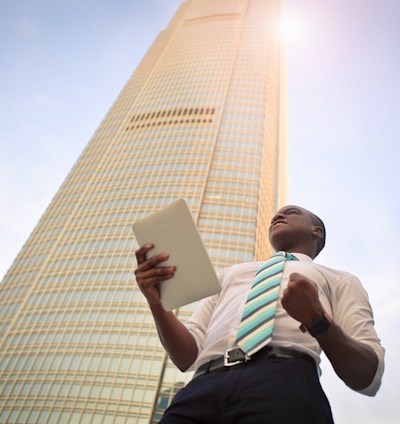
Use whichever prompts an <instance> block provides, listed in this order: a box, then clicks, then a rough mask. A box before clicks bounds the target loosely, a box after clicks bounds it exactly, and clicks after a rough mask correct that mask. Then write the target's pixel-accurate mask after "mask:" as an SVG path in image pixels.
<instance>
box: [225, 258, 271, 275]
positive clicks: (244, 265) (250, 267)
mask: <svg viewBox="0 0 400 424" xmlns="http://www.w3.org/2000/svg"><path fill="white" fill-rule="evenodd" d="M262 263H263V262H262V261H254V262H240V263H237V264H234V265H231V266H229V267H227V268H224V269H223V270H222V271H220V273H219V275H220V277H221V278H222V279H224V278H232V277H234V278H237V277H240V276H247V275H251V276H254V275H255V274H256V272H257V270H258V268H259V267H260V266H261V265H262Z"/></svg>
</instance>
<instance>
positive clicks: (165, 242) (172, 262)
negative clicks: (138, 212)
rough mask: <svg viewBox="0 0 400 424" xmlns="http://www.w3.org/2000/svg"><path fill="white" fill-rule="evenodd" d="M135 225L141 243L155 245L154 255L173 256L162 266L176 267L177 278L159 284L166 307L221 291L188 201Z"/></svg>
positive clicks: (174, 205)
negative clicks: (165, 254)
mask: <svg viewBox="0 0 400 424" xmlns="http://www.w3.org/2000/svg"><path fill="white" fill-rule="evenodd" d="M132 228H133V231H134V233H135V236H136V239H137V241H138V243H139V245H140V246H143V245H144V244H147V243H152V244H154V248H153V249H152V250H151V251H150V252H149V254H150V255H151V256H154V255H158V254H160V253H168V254H169V255H170V257H169V260H168V261H166V262H164V263H163V264H162V266H164V265H166V266H176V272H175V275H174V277H173V278H172V279H170V280H167V281H164V282H162V283H161V284H160V287H159V289H160V294H161V300H162V303H163V305H164V308H165V309H166V310H169V311H170V310H172V309H176V308H179V307H181V306H184V305H187V304H189V303H192V302H195V301H197V300H200V299H202V298H204V297H207V296H210V295H212V294H216V293H219V292H220V290H221V287H220V284H219V281H218V277H217V274H216V272H215V270H214V267H213V265H212V263H211V260H210V258H209V256H208V253H207V250H206V248H205V246H204V244H203V241H202V239H201V237H200V234H199V232H198V230H197V227H196V224H195V222H194V220H193V217H192V214H191V212H190V210H189V208H188V206H187V204H186V202H185V200H183V199H180V200H177V201H176V202H174V203H171V204H170V205H168V206H166V207H164V208H162V209H160V210H159V211H157V212H155V213H154V214H152V215H149V216H147V217H145V218H143V219H141V220H140V221H137V222H135V223H134V224H133V225H132Z"/></svg>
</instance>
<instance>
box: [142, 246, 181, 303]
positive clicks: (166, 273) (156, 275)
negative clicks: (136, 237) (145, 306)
mask: <svg viewBox="0 0 400 424" xmlns="http://www.w3.org/2000/svg"><path fill="white" fill-rule="evenodd" d="M153 247H154V245H152V244H145V245H144V246H141V247H140V248H139V249H138V250H137V251H136V252H135V255H136V260H137V263H138V267H137V268H136V270H135V276H136V281H137V283H138V286H139V288H140V290H141V292H142V293H143V294H144V296H145V297H146V299H147V302H148V303H149V305H151V306H154V305H161V298H160V291H159V289H158V287H157V285H158V284H159V283H161V282H162V281H166V280H170V279H171V278H172V277H173V276H174V273H175V271H176V268H175V267H174V266H159V265H160V264H161V263H162V262H165V261H167V260H168V259H169V255H168V254H166V253H163V254H160V255H156V256H153V257H152V258H149V259H147V252H149V251H150V250H151V249H153Z"/></svg>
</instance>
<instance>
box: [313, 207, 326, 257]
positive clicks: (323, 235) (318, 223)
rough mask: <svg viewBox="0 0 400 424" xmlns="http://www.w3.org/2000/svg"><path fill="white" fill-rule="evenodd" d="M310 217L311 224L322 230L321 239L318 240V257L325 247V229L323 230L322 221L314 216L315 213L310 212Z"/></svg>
mask: <svg viewBox="0 0 400 424" xmlns="http://www.w3.org/2000/svg"><path fill="white" fill-rule="evenodd" d="M311 216H312V220H313V224H314V225H316V226H318V227H321V228H322V237H321V239H320V243H319V246H318V251H317V255H318V254H319V253H320V252H321V250H322V249H323V248H324V247H325V242H326V228H325V224H324V222H323V221H322V219H321V218H320V217H319V216H317V215H315V213H312V212H311ZM317 255H315V256H317Z"/></svg>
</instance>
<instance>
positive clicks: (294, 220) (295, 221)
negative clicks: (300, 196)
mask: <svg viewBox="0 0 400 424" xmlns="http://www.w3.org/2000/svg"><path fill="white" fill-rule="evenodd" d="M314 230H315V225H314V224H313V219H312V215H311V213H310V212H309V211H308V210H306V209H303V208H300V207H299V206H285V207H283V208H282V209H280V210H279V211H278V212H277V213H276V214H275V216H274V217H273V218H272V220H271V225H270V227H269V240H270V242H271V245H272V247H273V248H274V249H275V250H277V251H278V250H292V251H293V249H296V248H300V247H301V246H304V245H308V244H309V243H312V242H313V239H314V235H313V234H314ZM298 251H299V250H298Z"/></svg>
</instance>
